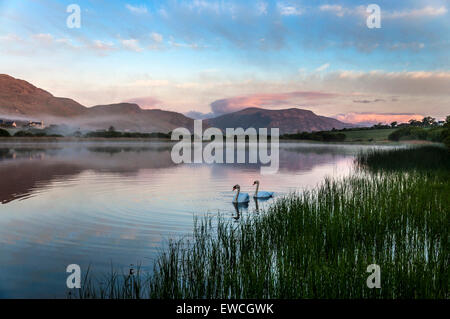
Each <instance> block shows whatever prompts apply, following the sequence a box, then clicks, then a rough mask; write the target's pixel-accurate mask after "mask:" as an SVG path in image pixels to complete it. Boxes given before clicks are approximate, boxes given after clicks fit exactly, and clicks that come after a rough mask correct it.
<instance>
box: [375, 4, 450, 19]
mask: <svg viewBox="0 0 450 319" xmlns="http://www.w3.org/2000/svg"><path fill="white" fill-rule="evenodd" d="M447 11H448V10H447V8H446V7H445V6H441V7H439V8H435V7H432V6H426V7H424V8H421V9H412V10H402V11H393V12H387V13H382V18H387V19H397V18H406V19H410V18H422V17H437V16H442V15H445V14H446V13H447Z"/></svg>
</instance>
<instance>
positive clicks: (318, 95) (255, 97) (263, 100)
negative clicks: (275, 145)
mask: <svg viewBox="0 0 450 319" xmlns="http://www.w3.org/2000/svg"><path fill="white" fill-rule="evenodd" d="M336 96H338V94H334V93H323V92H315V91H296V92H288V93H257V94H252V95H248V96H237V97H232V98H227V99H220V100H216V101H214V102H212V103H211V109H212V111H213V113H214V114H225V113H230V112H236V111H239V110H242V109H245V108H248V107H264V106H265V107H273V106H280V105H286V104H290V103H292V99H295V98H303V99H306V100H317V99H328V98H333V97H336Z"/></svg>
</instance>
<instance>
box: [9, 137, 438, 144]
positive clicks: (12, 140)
mask: <svg viewBox="0 0 450 319" xmlns="http://www.w3.org/2000/svg"><path fill="white" fill-rule="evenodd" d="M99 142H100V143H108V142H111V143H123V142H125V143H143V142H145V143H157V144H161V143H169V144H174V143H178V142H179V141H172V140H170V139H165V138H134V137H131V138H130V137H118V138H105V137H92V138H83V137H0V145H8V144H46V143H55V144H56V143H71V144H72V143H73V144H84V143H99ZM209 142H210V141H204V143H209ZM283 143H286V144H295V143H298V144H325V145H326V144H330V145H340V144H343V145H405V144H406V145H431V144H441V143H437V142H432V141H427V140H405V141H398V142H395V141H389V140H380V141H340V142H323V141H314V140H294V139H286V140H285V139H280V144H283Z"/></svg>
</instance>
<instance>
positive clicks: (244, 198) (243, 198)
mask: <svg viewBox="0 0 450 319" xmlns="http://www.w3.org/2000/svg"><path fill="white" fill-rule="evenodd" d="M236 189H237V193H236V197H235V198H234V200H233V203H235V204H245V203H248V202H249V201H250V197H249V196H248V194H247V193H241V187H240V186H239V185H234V186H233V191H234V190H236Z"/></svg>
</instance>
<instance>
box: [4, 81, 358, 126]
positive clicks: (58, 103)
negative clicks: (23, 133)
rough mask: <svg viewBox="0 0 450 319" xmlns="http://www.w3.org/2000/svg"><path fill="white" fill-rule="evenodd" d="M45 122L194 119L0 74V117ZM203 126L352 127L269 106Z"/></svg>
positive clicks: (184, 122)
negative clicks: (82, 99)
mask: <svg viewBox="0 0 450 319" xmlns="http://www.w3.org/2000/svg"><path fill="white" fill-rule="evenodd" d="M1 116H7V117H9V118H16V119H19V118H28V119H33V120H44V121H46V122H47V123H51V124H66V125H70V126H73V127H79V128H84V129H89V130H96V129H106V128H108V127H110V126H114V128H115V129H117V130H125V131H135V132H164V133H167V132H170V131H172V130H173V129H175V128H178V127H185V128H188V129H189V130H191V131H192V130H193V126H194V125H193V123H194V120H193V119H191V118H189V117H187V116H185V115H183V114H181V113H178V112H173V111H165V110H161V109H142V108H141V107H140V106H139V105H138V104H136V103H127V102H122V103H113V104H105V105H95V106H92V107H86V106H84V105H82V104H80V103H78V102H77V101H75V100H72V99H70V98H63V97H55V96H54V95H52V94H51V93H50V92H48V91H45V90H43V89H41V88H38V87H36V86H34V85H33V84H31V83H29V82H27V81H24V80H20V79H16V78H14V77H12V76H9V75H6V74H0V117H1ZM204 126H205V127H207V126H211V127H217V128H220V129H222V130H225V129H226V128H228V127H233V128H237V127H242V128H244V129H247V128H249V127H255V128H263V127H266V128H276V127H278V128H279V129H280V134H284V133H297V132H303V131H306V132H311V131H321V130H331V129H333V128H336V129H342V128H345V127H351V126H352V125H350V124H347V123H343V122H340V121H338V120H336V119H333V118H329V117H325V116H320V115H316V114H315V113H314V112H312V111H310V110H304V109H298V108H288V109H284V110H271V109H263V108H257V107H249V108H246V109H243V110H240V111H237V112H233V113H228V114H224V115H221V116H218V117H215V118H211V119H207V120H204Z"/></svg>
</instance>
